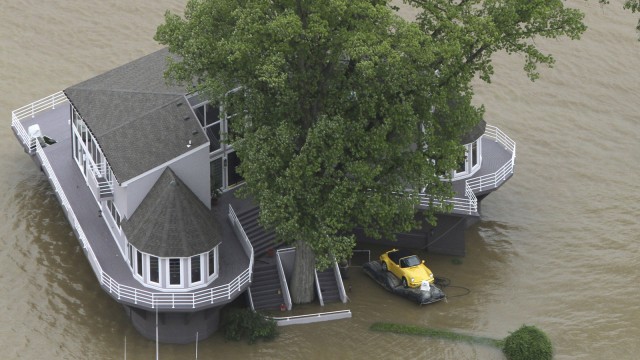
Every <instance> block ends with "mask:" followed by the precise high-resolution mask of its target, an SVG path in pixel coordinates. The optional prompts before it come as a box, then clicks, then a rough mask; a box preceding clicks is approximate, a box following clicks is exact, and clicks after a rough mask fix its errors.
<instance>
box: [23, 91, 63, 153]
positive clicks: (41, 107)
mask: <svg viewBox="0 0 640 360" xmlns="http://www.w3.org/2000/svg"><path fill="white" fill-rule="evenodd" d="M67 101H68V100H67V97H66V96H65V95H64V93H63V92H62V91H58V92H57V93H55V94H52V95H49V96H47V97H45V98H42V99H40V100H37V101H34V102H32V103H31V104H29V105H25V106H23V107H21V108H18V109H16V110H13V111H12V112H11V127H13V128H14V129H15V130H16V132H17V133H18V136H20V139H21V140H22V143H23V144H24V145H25V146H26V147H27V148H29V146H30V145H31V144H30V141H29V140H30V137H29V135H28V134H27V131H26V130H25V129H24V126H22V124H21V123H20V120H22V119H24V118H26V117H28V116H31V117H34V116H35V115H36V114H37V113H39V112H41V111H45V110H49V109H55V108H56V105H58V104H61V103H64V102H67Z"/></svg>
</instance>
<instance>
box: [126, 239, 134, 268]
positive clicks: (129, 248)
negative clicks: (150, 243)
mask: <svg viewBox="0 0 640 360" xmlns="http://www.w3.org/2000/svg"><path fill="white" fill-rule="evenodd" d="M127 252H128V253H129V266H131V269H133V267H134V266H133V246H131V244H127Z"/></svg>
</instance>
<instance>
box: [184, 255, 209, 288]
mask: <svg viewBox="0 0 640 360" xmlns="http://www.w3.org/2000/svg"><path fill="white" fill-rule="evenodd" d="M206 254H207V255H208V254H209V253H208V252H207V253H206ZM194 257H198V258H200V280H199V281H195V282H194V281H193V279H192V278H191V276H192V274H193V272H192V269H193V268H192V266H191V260H192V259H193V258H194ZM202 258H204V256H203V254H200V255H194V256H190V257H189V258H188V261H187V263H188V266H187V271H188V273H189V286H193V285H200V284H202V283H204V279H205V274H206V273H205V272H204V271H203V270H206V269H205V266H203V265H204V264H203V263H202ZM206 261H207V262H208V261H209V258H208V257H207V258H206Z"/></svg>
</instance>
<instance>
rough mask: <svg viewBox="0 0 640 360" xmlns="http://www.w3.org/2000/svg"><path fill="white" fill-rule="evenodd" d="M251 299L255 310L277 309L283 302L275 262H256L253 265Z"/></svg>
mask: <svg viewBox="0 0 640 360" xmlns="http://www.w3.org/2000/svg"><path fill="white" fill-rule="evenodd" d="M251 299H252V301H253V307H254V309H255V310H277V309H280V305H282V304H284V297H283V295H282V289H281V287H280V278H279V277H278V268H277V266H276V264H275V263H273V264H271V263H269V264H267V263H261V262H257V263H256V264H255V265H254V266H253V281H252V283H251Z"/></svg>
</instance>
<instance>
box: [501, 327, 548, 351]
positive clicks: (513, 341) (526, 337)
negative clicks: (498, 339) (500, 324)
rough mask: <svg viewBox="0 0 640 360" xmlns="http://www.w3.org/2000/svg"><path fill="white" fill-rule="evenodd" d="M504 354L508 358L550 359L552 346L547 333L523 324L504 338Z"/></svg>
mask: <svg viewBox="0 0 640 360" xmlns="http://www.w3.org/2000/svg"><path fill="white" fill-rule="evenodd" d="M503 351H504V354H505V356H506V357H507V359H509V360H550V359H552V358H553V346H552V345H551V341H550V340H549V338H548V337H547V335H546V334H545V333H544V332H542V330H540V329H538V328H536V327H535V326H527V325H523V326H522V327H520V329H518V330H516V331H514V332H513V333H511V335H509V336H507V337H506V338H505V340H504V348H503Z"/></svg>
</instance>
